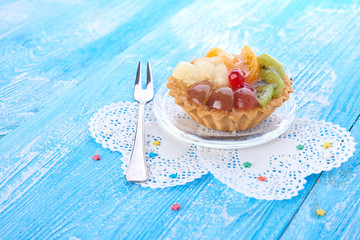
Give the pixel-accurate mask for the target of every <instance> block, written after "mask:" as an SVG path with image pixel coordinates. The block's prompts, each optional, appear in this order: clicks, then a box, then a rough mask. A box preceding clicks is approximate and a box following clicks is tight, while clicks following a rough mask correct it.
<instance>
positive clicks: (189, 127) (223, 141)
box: [154, 85, 296, 148]
mask: <svg viewBox="0 0 360 240" xmlns="http://www.w3.org/2000/svg"><path fill="white" fill-rule="evenodd" d="M154 111H155V115H156V117H157V119H158V120H159V122H160V124H161V125H162V127H164V129H165V130H166V131H168V132H169V133H171V134H172V135H174V136H175V137H177V138H179V139H181V140H183V141H185V142H189V143H193V144H196V145H199V146H204V147H211V148H246V147H252V146H256V145H260V144H263V143H265V142H268V141H271V140H273V139H275V138H277V137H279V136H280V135H281V134H283V133H284V132H285V131H286V130H287V129H288V128H289V127H290V125H291V124H292V122H293V121H294V119H295V116H296V103H295V100H293V99H292V98H290V100H288V101H286V102H285V103H284V104H283V105H282V106H281V107H280V108H278V109H276V111H275V112H274V113H273V114H271V115H270V116H269V117H268V118H267V119H265V120H264V121H263V122H261V123H260V124H258V125H257V126H255V127H253V128H250V129H247V130H244V131H236V132H235V131H233V132H225V131H218V130H213V129H209V128H207V127H204V126H201V125H199V124H198V123H197V122H195V121H194V120H192V119H191V118H190V116H189V115H188V114H187V113H186V112H185V111H184V110H183V109H182V108H181V107H180V106H178V105H176V104H175V100H174V98H173V97H171V96H170V95H169V90H168V89H167V88H166V86H165V85H164V86H162V87H161V88H160V89H159V91H158V92H157V93H156V96H155V100H154Z"/></svg>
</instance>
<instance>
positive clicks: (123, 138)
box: [89, 102, 356, 200]
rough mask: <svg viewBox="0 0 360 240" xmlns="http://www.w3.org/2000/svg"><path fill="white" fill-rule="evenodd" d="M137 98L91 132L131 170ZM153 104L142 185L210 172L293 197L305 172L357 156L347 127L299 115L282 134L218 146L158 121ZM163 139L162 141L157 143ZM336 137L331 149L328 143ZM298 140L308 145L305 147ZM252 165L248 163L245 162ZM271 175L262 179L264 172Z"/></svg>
mask: <svg viewBox="0 0 360 240" xmlns="http://www.w3.org/2000/svg"><path fill="white" fill-rule="evenodd" d="M137 107H138V105H137V103H130V102H125V103H124V102H119V103H116V104H115V103H112V104H111V105H108V106H105V107H104V108H103V109H100V110H99V111H98V112H97V113H95V114H94V116H93V117H92V118H91V120H90V122H89V126H90V131H91V135H92V136H93V137H94V138H95V140H96V141H97V142H98V143H101V144H102V146H103V147H105V148H109V149H111V150H112V151H119V152H121V153H122V155H123V157H122V158H121V160H122V161H123V165H122V169H124V172H123V173H125V170H126V167H127V163H128V161H129V159H130V155H131V151H132V145H133V141H134V137H135V124H136V118H137ZM151 109H152V104H151V103H150V104H147V106H146V109H145V116H146V118H145V135H146V136H145V145H146V149H145V152H146V157H147V164H148V170H149V180H148V181H147V182H146V183H142V184H141V185H142V186H147V187H152V188H162V187H169V186H175V185H181V184H185V183H187V182H191V181H193V180H194V179H195V178H199V177H201V176H202V175H204V174H206V173H208V172H210V173H212V174H213V175H214V176H215V177H216V178H217V179H219V180H220V181H221V182H223V183H224V184H226V185H227V186H229V187H231V188H233V189H234V190H236V191H238V192H240V193H243V194H245V195H246V196H249V197H255V198H258V199H267V200H273V199H279V200H280V199H288V198H291V197H293V196H296V195H297V194H298V192H299V191H300V190H301V189H303V188H304V184H305V183H306V180H305V177H306V176H308V175H310V174H312V173H319V172H321V171H328V170H330V169H332V168H334V167H339V166H340V164H341V163H342V162H345V161H347V160H348V159H349V157H351V156H352V155H353V152H354V150H355V145H356V143H355V142H354V139H353V137H351V136H350V133H349V132H347V131H346V129H344V128H341V127H340V126H339V125H334V124H332V123H329V122H325V121H316V120H307V119H297V120H295V122H294V123H293V124H292V126H291V127H290V128H289V130H288V131H287V132H285V133H284V134H283V135H281V136H280V137H279V138H278V139H275V140H273V141H271V142H268V143H265V144H262V145H260V146H256V147H251V148H245V149H216V148H207V147H200V146H196V145H194V144H190V143H186V142H183V141H181V140H179V139H177V138H175V137H173V136H171V135H169V133H167V132H166V131H165V130H164V129H163V128H162V127H161V126H160V125H159V123H158V122H157V120H156V117H155V115H154V113H153V111H152V110H151ZM154 140H158V141H160V142H161V144H160V146H154V145H153V144H152V142H153V141H154ZM325 142H331V143H332V146H331V147H330V148H328V149H325V148H324V147H323V146H322V145H323V144H324V143H325ZM298 145H304V148H303V149H301V150H299V149H297V148H296V146H298ZM245 162H249V163H251V167H248V168H246V167H244V163H245ZM260 176H262V177H265V181H260V180H259V179H258V177H260Z"/></svg>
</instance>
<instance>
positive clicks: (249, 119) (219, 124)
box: [166, 75, 294, 131]
mask: <svg viewBox="0 0 360 240" xmlns="http://www.w3.org/2000/svg"><path fill="white" fill-rule="evenodd" d="M284 83H285V85H284V90H283V92H282V93H281V95H280V97H278V98H273V99H271V100H270V101H269V102H268V104H267V105H266V106H265V107H260V106H259V107H255V108H250V109H233V110H232V111H229V112H225V111H221V110H218V109H213V108H210V107H208V106H206V105H198V104H196V103H195V102H194V101H192V100H190V99H189V98H188V97H187V88H186V86H185V85H184V84H183V83H182V82H181V81H179V80H177V79H176V78H174V77H173V76H170V77H169V78H168V82H167V85H166V86H167V88H169V89H170V92H169V94H170V96H172V97H173V98H174V99H175V103H176V104H177V105H179V106H181V107H182V108H183V109H184V111H185V112H186V113H188V114H189V115H190V117H191V118H192V119H193V120H195V121H196V122H198V123H199V124H201V125H203V126H205V127H208V128H212V129H216V130H220V131H238V130H245V129H248V128H251V127H254V126H256V125H257V124H259V123H260V122H262V121H263V120H264V119H266V118H267V117H268V116H270V115H271V114H272V113H273V112H274V111H275V110H276V108H278V107H280V106H281V105H282V104H283V103H284V102H285V101H287V100H288V99H289V98H290V93H292V92H294V90H293V88H292V86H291V85H292V80H291V79H289V77H288V76H287V75H285V77H284Z"/></svg>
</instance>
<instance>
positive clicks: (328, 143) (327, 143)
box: [323, 142, 331, 149]
mask: <svg viewBox="0 0 360 240" xmlns="http://www.w3.org/2000/svg"><path fill="white" fill-rule="evenodd" d="M329 147H331V142H326V143H324V145H323V148H325V149H327V148H329Z"/></svg>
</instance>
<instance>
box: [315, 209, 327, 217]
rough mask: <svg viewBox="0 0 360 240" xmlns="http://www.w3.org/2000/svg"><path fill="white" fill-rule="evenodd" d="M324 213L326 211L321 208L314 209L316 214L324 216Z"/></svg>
mask: <svg viewBox="0 0 360 240" xmlns="http://www.w3.org/2000/svg"><path fill="white" fill-rule="evenodd" d="M325 213H326V212H325V211H324V210H322V209H318V210H316V214H317V215H319V216H324V215H325Z"/></svg>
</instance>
